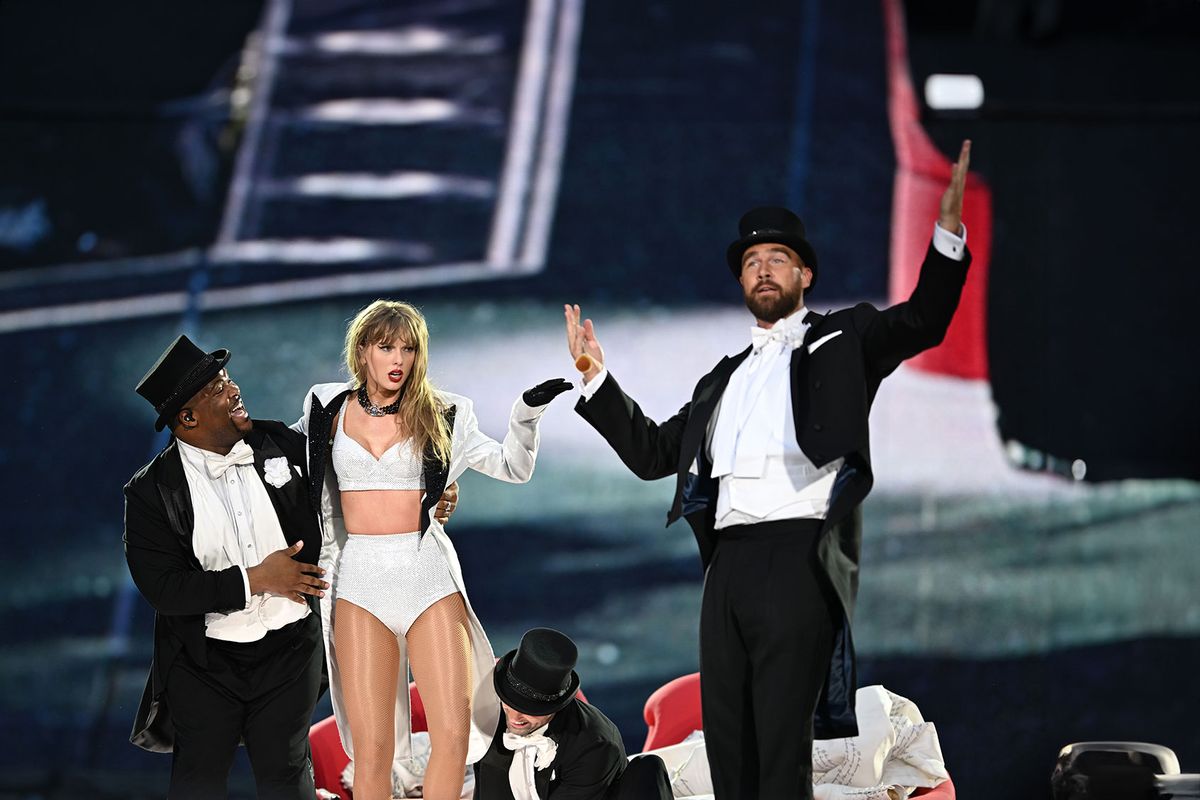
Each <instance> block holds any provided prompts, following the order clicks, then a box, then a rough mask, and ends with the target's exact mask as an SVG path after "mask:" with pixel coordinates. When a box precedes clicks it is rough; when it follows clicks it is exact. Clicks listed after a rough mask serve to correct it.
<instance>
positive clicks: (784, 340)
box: [750, 321, 804, 354]
mask: <svg viewBox="0 0 1200 800" xmlns="http://www.w3.org/2000/svg"><path fill="white" fill-rule="evenodd" d="M802 338H804V326H796V327H790V326H787V325H784V324H783V322H782V321H780V322H776V323H775V325H774V326H773V327H770V328H759V327H754V328H751V329H750V347H751V349H752V350H753V352H754V353H755V354H757V353H759V352H761V351H762V349H763V348H764V347H766V346H767V345H769V344H771V343H773V342H779V343H781V344H784V345H789V346H790V345H791V344H793V343H794V342H797V341H799V340H800V339H802Z"/></svg>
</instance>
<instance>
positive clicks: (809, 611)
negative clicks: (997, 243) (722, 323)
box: [565, 142, 970, 800]
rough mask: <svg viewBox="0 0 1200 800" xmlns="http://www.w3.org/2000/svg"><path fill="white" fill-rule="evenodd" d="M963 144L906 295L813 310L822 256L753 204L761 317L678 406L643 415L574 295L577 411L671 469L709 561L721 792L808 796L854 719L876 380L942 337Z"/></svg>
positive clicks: (643, 469)
mask: <svg viewBox="0 0 1200 800" xmlns="http://www.w3.org/2000/svg"><path fill="white" fill-rule="evenodd" d="M969 157H970V142H964V143H963V147H962V150H961V152H960V153H959V158H958V161H957V162H956V163H955V165H954V170H953V175H952V178H951V181H950V185H949V187H948V188H947V189H946V192H945V194H944V195H943V196H942V202H941V209H940V215H939V218H938V221H937V224H936V225H935V226H934V235H933V242H932V245H931V246H930V248H929V251H928V253H927V255H926V258H925V261H924V263H923V264H922V267H921V274H920V278H919V280H918V282H917V286H916V288H915V289H914V290H913V292H912V294H911V296H910V297H909V299H908V300H907V301H905V302H903V303H899V304H897V305H895V306H892V307H890V308H886V309H883V310H879V309H876V308H874V307H873V306H871V305H869V304H867V303H860V304H859V305H857V306H855V307H854V308H850V309H844V310H841V311H835V312H831V313H828V314H824V315H822V314H817V313H815V312H813V311H810V310H809V309H807V308H806V307H805V305H804V295H805V293H806V292H807V291H809V290H811V288H812V286H813V284H814V283H815V281H816V279H817V254H816V250H815V248H813V246H812V244H811V243H810V242H809V241H808V238H807V235H806V232H805V229H804V224H803V223H802V222H801V221H800V218H799V217H797V216H796V215H795V214H793V213H792V212H791V211H788V210H787V209H784V208H773V207H770V208H758V209H754V210H752V211H750V212H748V213H747V214H746V215H745V216H743V217H742V219H741V222H740V223H739V238H738V239H737V240H736V241H734V242H733V243H732V244H731V245H730V246H729V248H728V250H727V252H726V261H727V263H728V265H729V269H730V270H731V271H732V272H733V275H734V277H735V278H736V279H737V280H738V282H739V284H740V285H741V289H742V293H743V297H744V299H745V302H746V306H747V308H749V309H750V311H751V313H752V314H753V315H754V317H755V320H756V321H757V327H756V328H754V329H753V335H752V337H751V338H752V341H751V345H750V347H747V348H746V349H745V350H743V351H742V352H741V353H739V354H737V355H736V356H733V357H727V358H725V359H723V360H722V361H721V362H720V363H719V364H717V366H716V367H715V368H714V369H713V370H712V371H711V372H710V373H709V374H707V375H705V376H704V377H703V378H701V379H700V382H699V383H698V384H697V385H696V388H695V390H694V391H693V394H692V399H691V401H690V402H689V403H687V404H686V405H685V406H684V407H683V408H682V409H680V411H679V413H678V414H676V415H675V416H674V417H672V418H671V419H669V420H667V421H666V422H663V423H661V424H657V423H655V422H653V421H651V420H648V419H646V417H645V416H644V415H643V414H642V411H641V409H640V408H639V407H638V405H637V403H636V402H634V401H633V399H632V398H630V397H628V396H627V395H626V394H625V393H624V392H622V390H621V387H620V386H619V385H618V384H617V382H616V380H615V378H614V377H613V376H612V375H611V374H609V373H608V371H607V370H605V369H604V366H603V362H604V351H603V349H602V348H601V347H600V343H599V341H597V339H596V335H595V330H594V328H593V326H592V322H591V320H584V321H583V322H582V323H581V322H580V312H579V307H578V306H567V307H566V308H565V315H566V321H567V341H568V345H569V347H570V350H571V355H572V357H573V358H575V359H576V366H577V367H579V369H580V370H581V371H582V372H583V373H584V381H585V384H584V388H583V399H581V400H580V402H579V404H578V405H577V406H576V410H577V411H578V412H579V414H580V415H581V416H583V418H584V419H586V420H587V421H588V422H589V423H591V425H592V426H593V427H595V428H596V429H597V430H598V431H599V432H600V434H601V435H602V436H604V438H605V439H606V440H607V441H608V443H609V444H610V445H611V446H612V447H613V449H614V450H616V452H617V454H618V455H619V456H620V457H621V460H622V461H624V462H625V464H626V466H628V467H629V468H630V469H631V470H632V471H633V472H634V473H635V474H637V475H638V476H639V477H641V478H643V479H645V480H652V479H655V478H662V477H665V476H667V475H671V474H674V475H676V490H675V500H674V503H673V505H672V507H671V511H670V513H669V514H668V515H667V524H670V523H672V522H674V521H676V520H677V519H679V518H680V517H686V518H687V521H688V523H689V524H690V525H691V527H692V530H693V533H694V534H695V536H696V541H697V543H698V544H699V546H700V557H701V561H702V563H703V565H704V568H705V580H704V594H703V598H702V600H701V611H700V675H701V681H700V686H701V707H702V713H703V719H704V734H705V740H706V744H707V753H708V759H709V764H710V767H711V771H712V777H713V787H714V790H715V794H716V797H717V798H718V800H751V799H752V798H758V797H761V798H768V799H773V798H789V800H791V799H792V798H811V797H812V740H813V738H814V735H815V736H819V737H821V738H835V737H843V736H851V735H855V734H856V733H857V722H856V720H855V716H854V705H853V703H854V692H855V688H856V687H855V683H856V679H855V663H854V648H853V644H852V642H851V638H850V618H851V615H852V613H853V610H854V596H855V592H856V589H857V586H858V559H859V551H860V543H861V538H862V533H861V520H862V510H861V503H862V501H863V499H864V498H865V497H866V495H867V493H868V492H869V491H870V488H871V484H872V482H873V476H872V473H871V459H870V450H869V446H868V425H867V415H868V412H869V411H870V407H871V403H872V401H873V400H874V399H875V392H876V391H877V390H878V388H879V384H880V381H882V380H883V378H884V377H886V376H887V375H888V374H890V373H891V372H892V371H893V370H895V369H896V367H897V366H899V364H900V362H901V361H903V360H904V359H906V358H910V357H912V356H914V355H916V354H917V353H919V352H921V351H922V350H926V349H928V348H930V347H933V346H935V345H937V344H938V343H939V342H941V340H942V338H943V336H944V335H945V332H946V328H947V327H948V326H949V324H950V319H951V317H952V316H953V314H954V310H955V308H956V307H957V305H958V300H959V296H960V294H961V292H962V287H963V283H964V281H965V280H966V272H967V266H968V264H969V263H970V254H969V253H968V252H967V250H966V241H965V237H966V231H965V229H963V228H962V227H961V222H962V202H963V194H964V188H965V182H966V176H967V168H968V162H969Z"/></svg>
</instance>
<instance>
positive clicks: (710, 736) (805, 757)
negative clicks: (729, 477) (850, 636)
mask: <svg viewBox="0 0 1200 800" xmlns="http://www.w3.org/2000/svg"><path fill="white" fill-rule="evenodd" d="M821 524H822V521H821V520H801V519H796V520H782V521H779V522H766V523H761V524H759V525H742V526H735V527H731V528H724V529H722V530H720V531H718V532H717V547H716V551H715V553H714V554H713V559H712V561H711V562H710V563H709V566H708V572H707V573H706V574H705V577H704V596H703V599H702V601H701V607H700V702H701V709H702V711H703V714H704V741H705V743H706V747H707V752H708V763H709V767H710V769H711V771H712V779H713V791H714V793H715V795H716V798H717V800H755V798H763V800H778V799H779V798H788V800H795V799H797V798H803V799H805V800H810V799H811V798H812V741H813V713H814V712H815V711H816V707H817V700H818V698H819V697H820V693H821V689H822V687H823V686H824V684H825V678H826V676H827V674H828V672H829V660H830V656H831V654H832V651H833V634H834V620H835V619H837V620H839V621H840V619H841V614H842V611H841V606H840V604H839V603H838V601H837V599H836V595H835V594H834V592H833V588H832V586H830V585H829V581H828V579H827V578H826V576H825V571H824V569H823V568H822V567H821V565H820V563H819V561H818V560H817V551H816V545H817V538H818V533H819V531H820V528H821Z"/></svg>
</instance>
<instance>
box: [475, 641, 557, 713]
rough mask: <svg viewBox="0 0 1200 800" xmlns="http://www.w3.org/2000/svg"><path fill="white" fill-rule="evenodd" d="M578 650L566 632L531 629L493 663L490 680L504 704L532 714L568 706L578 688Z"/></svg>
mask: <svg viewBox="0 0 1200 800" xmlns="http://www.w3.org/2000/svg"><path fill="white" fill-rule="evenodd" d="M578 657H579V651H578V650H577V649H576V648H575V643H574V642H572V641H571V640H570V638H569V637H568V636H567V635H566V634H565V633H559V632H558V631H556V630H553V629H551V628H534V629H533V630H530V631H527V632H526V633H525V635H524V636H522V637H521V644H520V645H519V646H518V647H517V649H516V650H510V651H509V652H508V653H506V654H504V656H503V657H502V658H501V659H500V660H499V661H497V662H496V669H495V670H493V671H492V682H493V683H494V684H495V685H496V694H498V695H500V699H501V700H502V701H503V702H504V704H505V705H507V706H510V707H512V708H515V709H516V710H517V711H520V712H521V713H522V714H530V715H532V716H535V717H541V716H545V715H546V714H553V713H554V712H556V711H559V710H561V709H563V708H565V707H566V706H567V704H568V703H570V702H571V700H573V699H574V698H575V693H576V692H578V691H579V676H578V675H576V674H575V661H576V659H577V658H578Z"/></svg>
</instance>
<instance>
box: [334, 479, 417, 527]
mask: <svg viewBox="0 0 1200 800" xmlns="http://www.w3.org/2000/svg"><path fill="white" fill-rule="evenodd" d="M341 494H342V518H343V521H344V522H345V523H346V530H347V531H348V532H349V533H355V534H362V533H365V534H372V533H374V534H380V533H409V532H410V531H416V530H419V529H420V527H421V495H422V494H424V492H422V491H421V490H420V489H367V490H364V491H358V492H342V493H341Z"/></svg>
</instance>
